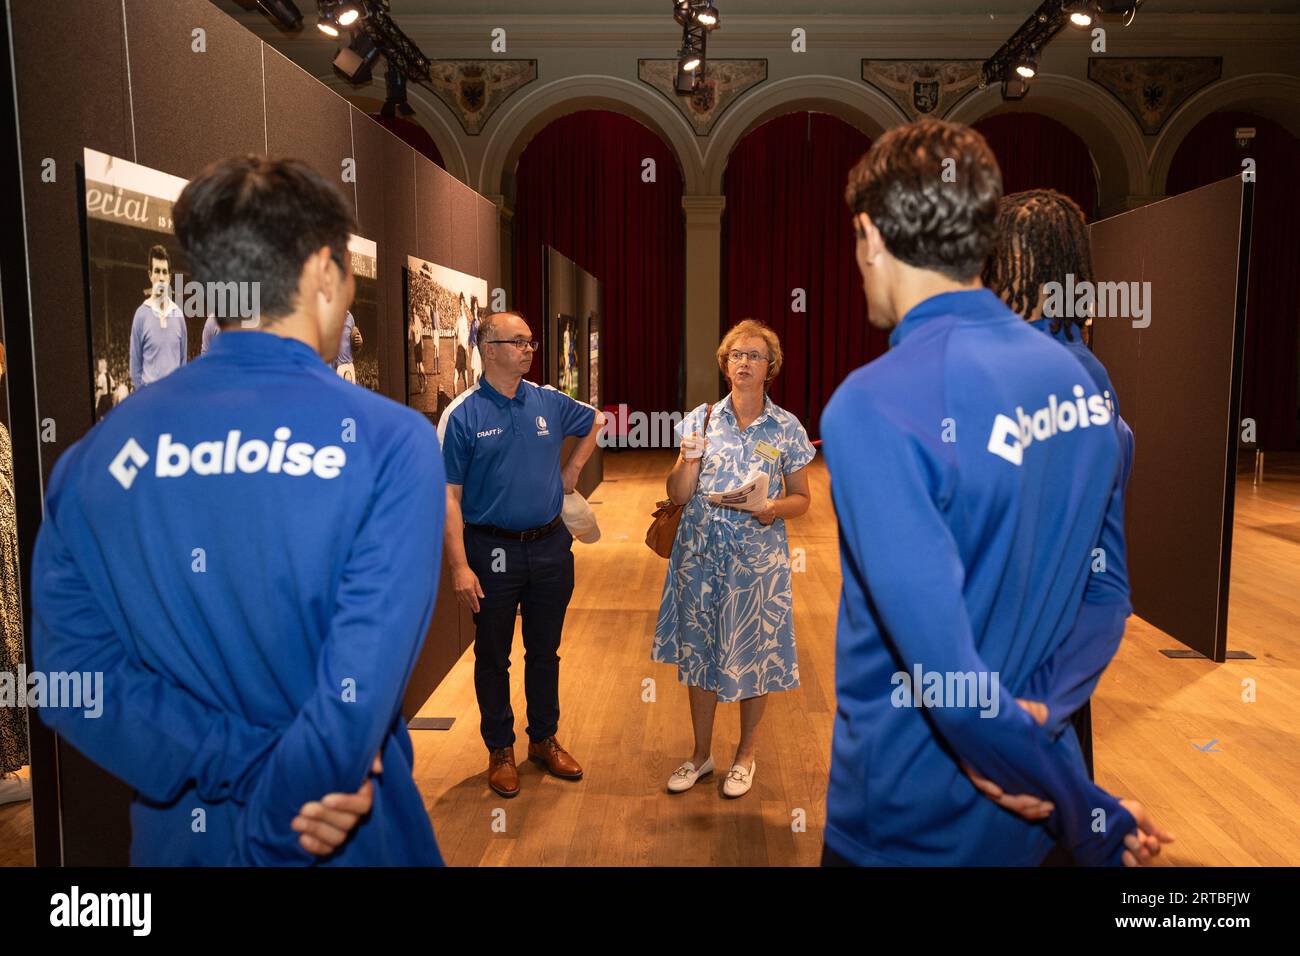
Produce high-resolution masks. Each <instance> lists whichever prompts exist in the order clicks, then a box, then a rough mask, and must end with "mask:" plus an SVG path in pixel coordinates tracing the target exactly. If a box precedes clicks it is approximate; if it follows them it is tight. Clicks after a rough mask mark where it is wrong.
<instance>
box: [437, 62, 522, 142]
mask: <svg viewBox="0 0 1300 956" xmlns="http://www.w3.org/2000/svg"><path fill="white" fill-rule="evenodd" d="M429 76H430V82H429V86H428V87H427V89H429V90H430V91H431V92H432V93H433V94H434V95H435V96H437V97H438V99H440V100H442V101H443V103H445V104H447V107H448V109H450V110H451V112H452V114H453V115H454V116H455V117H456V119H457V121H458V122H459V123H460V125H461V129H463V130H464V131H465V132H466V133H468V134H469V135H470V136H477V135H478V134H479V133H481V132H483V127H484V126H485V125H486V124H487V121H488V119H490V118H491V116H492V114H493V113H495V112H496V111H497V108H498V107H500V106H501V104H502V103H504V102H505V101H506V100H508V99H509V98H510V95H511V94H512V93H514V92H515V91H517V90H519V89H520V88H521V87H524V86H527V85H528V84H529V83H531V82H532V81H533V80H535V79H537V61H536V60H434V61H433V62H432V63H431V64H430V65H429Z"/></svg>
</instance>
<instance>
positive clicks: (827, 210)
mask: <svg viewBox="0 0 1300 956" xmlns="http://www.w3.org/2000/svg"><path fill="white" fill-rule="evenodd" d="M870 148H871V141H870V140H869V139H868V138H867V137H866V135H865V134H864V133H862V132H860V131H858V130H857V129H854V128H853V127H852V126H849V125H848V124H847V123H845V122H843V121H842V120H840V119H838V118H836V117H834V116H830V115H828V114H825V113H791V114H788V115H786V116H782V117H779V118H778V119H774V120H772V121H771V122H768V123H765V124H763V125H762V126H759V127H758V128H756V129H755V130H753V131H752V132H750V133H749V134H748V135H747V136H746V137H745V138H744V139H742V140H741V141H740V142H739V143H738V144H736V148H735V149H734V150H733V151H732V153H731V156H730V158H729V159H728V161H727V175H726V182H725V186H724V189H725V194H726V197H727V204H726V209H725V210H724V213H723V216H724V220H723V259H722V261H723V268H724V269H725V270H726V272H725V274H724V281H723V295H724V303H725V304H724V307H723V311H722V322H721V324H720V329H719V337H721V334H722V333H724V332H725V331H726V330H727V329H729V328H730V327H731V326H733V325H735V324H736V323H737V322H739V321H740V320H741V319H745V318H753V319H758V320H759V321H761V322H765V323H766V324H767V325H770V326H771V327H772V329H773V330H774V331H775V332H776V334H777V335H778V336H780V339H781V349H782V351H783V353H784V355H785V365H784V367H783V368H782V370H781V372H780V374H779V375H778V376H777V378H776V381H775V382H773V384H772V386H771V396H772V400H773V401H774V402H776V403H777V404H778V405H780V406H781V407H782V408H785V409H787V410H788V411H790V412H791V413H793V414H794V415H797V416H798V417H799V419H800V420H801V421H802V422H803V423H804V426H805V427H806V428H807V429H808V431H809V434H810V435H812V436H813V437H816V436H817V434H818V430H817V425H818V421H819V420H820V417H821V410H822V408H823V407H824V406H825V405H826V402H827V401H829V400H830V397H831V393H833V392H834V391H835V389H836V387H837V386H838V385H839V384H840V382H841V381H843V380H844V377H845V376H846V375H848V373H849V372H851V371H853V369H855V368H857V367H858V366H859V365H863V364H865V363H866V362H868V361H870V360H871V359H873V358H875V357H876V356H877V355H880V354H881V353H883V352H884V351H885V348H886V345H887V336H886V335H885V333H883V332H881V331H880V330H878V329H875V328H872V327H871V326H870V324H869V323H868V322H867V304H866V297H865V296H864V294H863V291H862V276H861V274H860V273H859V272H858V267H857V264H856V262H855V261H854V258H853V247H854V235H853V226H852V221H851V219H850V213H849V209H848V207H847V206H845V205H844V186H845V183H846V182H847V181H848V174H849V170H850V169H852V168H853V166H854V164H855V163H857V161H858V160H859V159H860V158H861V157H862V155H863V154H864V153H866V151H867V150H868V149H870ZM795 289H803V290H804V292H805V294H806V306H805V307H806V309H807V311H806V312H795V311H793V310H792V307H793V305H794V304H795V301H794V298H793V296H794V290H795Z"/></svg>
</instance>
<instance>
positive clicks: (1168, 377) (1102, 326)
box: [1091, 176, 1253, 661]
mask: <svg viewBox="0 0 1300 956" xmlns="http://www.w3.org/2000/svg"><path fill="white" fill-rule="evenodd" d="M1250 199H1251V187H1250V186H1248V185H1246V184H1244V183H1243V182H1242V179H1241V176H1235V177H1233V178H1231V179H1226V180H1223V181H1221V182H1218V183H1215V184H1214V185H1212V186H1205V187H1203V188H1201V189H1197V190H1194V191H1192V192H1187V193H1183V194H1182V195H1180V196H1175V197H1173V198H1170V199H1165V200H1163V201H1161V202H1157V203H1153V204H1151V205H1149V206H1144V207H1142V208H1141V209H1137V210H1134V211H1133V212H1129V213H1125V214H1124V215H1121V216H1115V217H1113V218H1111V219H1107V220H1104V221H1103V222H1099V223H1095V224H1094V225H1093V226H1092V230H1091V234H1092V249H1093V263H1094V268H1095V275H1096V281H1097V282H1098V283H1104V282H1122V283H1131V282H1149V283H1151V285H1150V286H1149V288H1150V289H1151V290H1152V295H1151V299H1149V300H1148V303H1147V304H1148V306H1149V308H1150V312H1149V313H1148V318H1149V324H1148V325H1147V326H1146V327H1144V328H1137V327H1134V325H1133V322H1132V321H1130V320H1129V319H1127V318H1105V317H1102V316H1100V315H1099V316H1098V317H1097V318H1095V319H1094V320H1093V342H1092V347H1093V351H1094V352H1095V353H1096V354H1097V357H1098V358H1099V359H1101V361H1102V364H1104V365H1105V366H1106V368H1107V369H1108V370H1109V371H1110V375H1111V380H1112V382H1113V383H1114V386H1115V390H1116V392H1117V393H1118V395H1119V401H1120V411H1121V414H1122V415H1123V417H1124V419H1125V421H1127V422H1128V423H1129V425H1130V427H1131V428H1132V429H1133V435H1134V438H1135V440H1136V442H1137V452H1136V455H1135V457H1134V463H1133V472H1132V477H1131V478H1130V481H1129V488H1128V498H1127V502H1126V512H1125V516H1124V517H1125V533H1126V537H1127V545H1128V570H1129V580H1130V582H1131V584H1132V589H1133V597H1132V600H1133V610H1134V613H1136V614H1137V615H1138V616H1139V617H1141V618H1142V619H1143V620H1145V621H1147V622H1148V623H1150V624H1153V625H1155V626H1156V627H1158V628H1160V629H1161V630H1162V631H1164V632H1165V633H1167V634H1169V635H1172V636H1173V637H1175V638H1177V639H1178V640H1179V641H1181V642H1182V643H1184V644H1186V645H1187V646H1188V647H1190V648H1192V649H1193V650H1195V651H1198V652H1199V653H1201V654H1204V655H1205V656H1206V657H1208V658H1210V659H1212V660H1215V661H1223V660H1224V658H1225V655H1226V653H1227V620H1228V582H1229V578H1230V563H1231V557H1232V521H1233V500H1234V487H1235V482H1236V460H1237V439H1238V431H1239V424H1238V423H1239V420H1240V416H1239V413H1238V397H1239V395H1240V388H1241V365H1242V362H1241V360H1242V354H1243V335H1242V331H1243V326H1244V319H1245V289H1246V281H1247V274H1248V272H1249V271H1253V266H1252V265H1251V263H1250V259H1249V256H1250V254H1251V251H1250V250H1251V247H1250V244H1249V236H1250V208H1251V203H1250Z"/></svg>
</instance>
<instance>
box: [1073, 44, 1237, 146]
mask: <svg viewBox="0 0 1300 956" xmlns="http://www.w3.org/2000/svg"><path fill="white" fill-rule="evenodd" d="M1222 75H1223V58H1222V57H1217V56H1165V57H1109V56H1108V57H1097V56H1094V57H1091V58H1089V60H1088V79H1090V80H1092V81H1093V82H1094V83H1096V84H1098V85H1099V86H1103V87H1105V88H1106V89H1108V90H1110V92H1111V93H1113V94H1114V95H1115V98H1116V99H1118V100H1119V101H1120V102H1121V103H1123V104H1124V106H1125V107H1126V108H1127V109H1128V111H1129V112H1130V113H1132V114H1133V118H1134V119H1135V120H1137V121H1138V124H1139V125H1140V126H1141V127H1142V132H1144V133H1146V134H1147V135H1148V136H1154V135H1156V134H1157V133H1159V132H1160V129H1161V127H1163V126H1164V125H1165V120H1167V119H1169V117H1170V116H1172V115H1173V113H1174V110H1176V109H1178V107H1179V106H1181V105H1182V104H1183V103H1184V102H1185V101H1186V100H1187V98H1188V97H1189V96H1191V95H1192V94H1193V93H1195V92H1196V91H1197V90H1199V89H1201V88H1202V87H1205V86H1209V85H1210V84H1211V83H1213V82H1214V81H1215V80H1217V79H1218V78H1219V77H1220V76H1222Z"/></svg>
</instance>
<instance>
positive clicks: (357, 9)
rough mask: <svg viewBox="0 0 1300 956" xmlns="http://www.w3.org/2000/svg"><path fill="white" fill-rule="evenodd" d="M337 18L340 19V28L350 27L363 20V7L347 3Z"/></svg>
mask: <svg viewBox="0 0 1300 956" xmlns="http://www.w3.org/2000/svg"><path fill="white" fill-rule="evenodd" d="M335 16H336V18H337V19H338V22H339V26H341V27H350V26H352V24H354V23H356V22H357V21H358V20H360V19H361V16H362V12H361V5H360V4H357V3H345V4H343V7H342V8H341V9H340V10H339V11H338V13H337V14H335Z"/></svg>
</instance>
